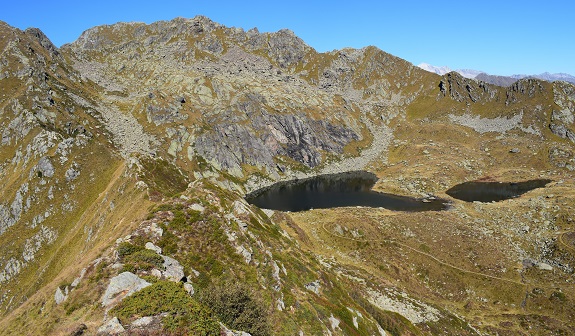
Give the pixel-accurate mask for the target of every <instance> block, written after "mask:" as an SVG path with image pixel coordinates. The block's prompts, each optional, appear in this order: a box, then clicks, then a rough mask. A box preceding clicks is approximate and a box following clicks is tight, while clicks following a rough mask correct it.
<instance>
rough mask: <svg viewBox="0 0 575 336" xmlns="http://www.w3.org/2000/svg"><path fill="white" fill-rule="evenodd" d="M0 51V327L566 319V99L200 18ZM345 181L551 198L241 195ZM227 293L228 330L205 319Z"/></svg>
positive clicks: (570, 94) (458, 324)
mask: <svg viewBox="0 0 575 336" xmlns="http://www.w3.org/2000/svg"><path fill="white" fill-rule="evenodd" d="M0 50H1V53H0V90H1V97H0V132H2V136H1V142H0V194H1V196H2V197H1V198H0V246H2V249H1V253H0V288H1V289H2V290H1V291H0V292H1V293H2V296H1V297H0V309H1V311H0V316H2V321H1V323H0V325H1V326H3V327H5V328H1V331H0V334H3V333H7V334H10V333H12V334H22V333H27V334H71V333H72V334H75V335H80V334H82V333H84V332H86V333H97V332H98V330H99V331H100V332H101V333H103V334H106V333H113V332H133V333H135V332H140V331H141V329H142V328H148V329H149V330H153V331H154V332H158V333H161V332H164V333H167V332H173V333H178V332H184V333H185V332H187V333H196V332H200V331H199V329H193V328H200V327H198V326H201V328H205V330H204V331H205V332H206V333H207V334H209V332H213V333H215V334H219V332H220V327H219V324H218V322H223V323H224V324H226V326H227V327H229V328H236V329H241V330H245V331H250V332H252V333H253V334H254V335H255V334H297V333H300V332H302V333H304V334H321V333H330V334H331V333H334V334H369V335H371V334H377V333H379V334H386V332H387V333H392V334H438V333H451V334H470V335H471V334H477V333H478V330H477V329H476V328H480V329H481V330H480V331H481V332H483V333H504V332H515V331H525V330H537V331H538V332H545V331H548V330H552V329H553V328H555V329H553V330H559V331H561V332H565V333H569V332H571V331H573V330H574V326H573V325H571V324H569V323H564V325H560V323H559V321H567V317H568V316H572V314H573V313H574V311H575V305H574V304H573V302H574V300H575V299H573V298H574V296H573V294H574V293H573V290H572V289H570V288H568V287H566V286H564V284H565V283H568V281H571V280H572V274H573V262H574V261H573V260H574V259H573V244H572V237H571V230H572V228H571V227H570V225H571V224H572V220H571V219H570V217H571V215H572V214H571V213H570V211H571V210H570V209H572V208H573V206H574V205H575V195H573V192H572V190H573V188H571V187H572V186H573V185H575V182H574V181H573V177H572V171H573V170H574V169H575V150H574V147H573V146H574V143H575V118H574V115H575V95H574V92H575V87H574V86H573V85H572V84H569V83H566V82H554V83H547V82H544V81H540V80H535V79H522V80H520V81H517V82H516V83H514V84H513V85H511V86H509V87H507V88H501V87H497V86H494V85H491V84H487V83H484V82H481V81H476V80H470V79H466V78H463V77H461V76H459V75H458V74H456V73H449V74H446V75H444V76H437V75H435V74H430V73H428V72H426V71H423V70H421V69H418V68H416V67H413V66H412V65H411V64H409V63H408V62H406V61H404V60H402V59H399V58H397V57H394V56H392V55H389V54H387V53H385V52H383V51H381V50H379V49H377V48H375V47H366V48H363V49H359V50H356V49H343V50H339V51H333V52H329V53H318V52H316V51H315V50H314V49H313V48H311V47H309V46H308V45H306V44H305V43H304V42H303V41H302V40H301V39H300V38H298V37H297V36H295V35H294V34H293V33H292V32H291V31H289V30H280V31H278V32H275V33H260V32H259V31H258V30H257V29H255V28H254V29H251V30H249V31H247V32H246V31H244V30H242V29H237V28H228V27H225V26H222V25H220V24H218V23H215V22H213V21H211V20H209V19H208V18H206V17H196V18H193V19H183V18H178V19H174V20H171V21H163V22H156V23H153V24H150V25H146V24H142V23H119V24H115V25H110V26H100V27H95V28H92V29H90V30H88V31H86V32H84V33H83V34H82V35H81V36H80V37H79V38H78V40H77V41H75V42H73V43H71V44H68V45H65V46H63V47H62V48H56V47H55V46H54V45H53V44H52V43H51V42H50V41H49V39H48V38H47V37H46V36H45V35H44V34H43V33H42V32H41V31H39V30H38V29H28V30H26V31H20V30H18V29H15V28H12V27H10V26H9V25H7V24H5V23H0ZM356 169H366V170H369V171H372V172H374V173H375V174H377V176H378V177H380V179H381V182H380V183H377V184H376V187H375V188H376V189H377V190H383V191H387V192H395V193H399V194H407V195H412V196H417V197H420V196H425V197H430V196H432V195H439V196H444V197H447V196H446V195H444V194H443V193H444V191H445V190H447V188H448V187H449V186H451V185H453V184H455V183H459V182H461V181H462V180H471V179H479V178H484V179H491V178H495V179H497V178H499V179H508V180H515V179H518V178H523V179H529V178H537V177H546V178H551V179H553V180H556V181H559V180H560V181H562V182H561V183H557V184H556V185H553V187H552V188H553V189H552V190H553V194H555V195H559V196H557V197H555V196H550V197H545V196H544V194H542V193H540V194H535V196H533V197H531V198H524V199H518V200H514V201H513V202H515V203H511V201H510V202H509V203H505V204H504V205H495V204H494V205H491V204H465V203H461V202H460V203H457V201H455V203H454V206H453V209H451V210H450V211H445V212H438V213H432V214H425V215H422V214H407V213H394V212H391V211H385V210H382V209H338V210H322V211H317V210H315V211H309V212H306V213H302V214H289V213H281V212H273V211H265V212H264V211H262V210H261V209H258V208H256V207H255V206H251V205H249V204H247V203H246V202H245V200H244V199H243V198H242V196H243V195H244V194H245V193H246V192H247V191H250V190H253V189H254V188H256V187H258V186H262V185H267V184H270V183H273V182H274V181H277V180H281V179H291V178H300V177H306V176H311V175H315V174H319V173H333V172H341V171H349V170H356ZM420 223H427V224H426V225H420ZM438 232H441V234H438ZM479 236H480V237H481V239H479V238H477V237H479ZM478 239H479V240H478ZM503 240H504V241H505V243H502V241H503ZM454 255H461V256H462V257H461V258H459V259H458V258H454ZM456 259H457V260H456ZM517 264H520V265H522V266H521V267H519V268H517ZM536 265H539V266H541V267H540V268H537V267H535V266H536ZM547 267H551V268H552V269H553V270H554V271H553V272H552V273H551V272H547V271H548V269H547ZM508 270H514V271H513V272H512V271H508ZM546 272H547V273H546ZM485 278H489V279H491V280H493V281H496V282H497V281H500V282H502V283H503V284H505V286H503V287H504V288H503V289H501V290H499V289H500V288H499V286H490V287H489V288H487V287H485V286H484V285H483V282H482V281H483V280H484V279H485ZM480 280H481V281H480ZM236 282H239V283H243V286H239V285H238V286H236V284H235V283H236ZM179 283H181V284H179ZM545 283H553V284H554V286H555V287H553V286H547V285H545ZM439 284H442V285H439ZM506 286H510V287H506ZM524 286H527V294H526V292H525V288H524ZM531 287H533V288H531ZM126 293H140V294H137V295H136V294H134V297H133V298H132V299H126V298H125V296H126V297H127V294H126ZM230 293H231V294H230ZM224 294H225V295H224ZM228 294H229V295H231V297H232V298H231V299H230V296H229V295H228ZM146 295H147V296H146ZM226 295H228V296H226ZM166 297H169V300H168V301H170V302H177V304H179V305H178V306H175V303H174V304H172V305H171V304H167V303H165V302H161V298H166ZM238 298H241V299H242V302H243V304H246V305H247V307H248V308H245V307H244V308H245V309H244V308H242V309H243V310H242V311H240V312H239V313H238V314H240V315H241V314H242V313H243V314H244V315H241V316H242V318H243V319H246V320H249V323H244V324H242V323H240V322H241V319H242V318H238V319H237V320H235V319H230V318H229V316H231V313H230V309H232V308H230V305H231V303H233V302H231V301H229V300H232V299H234V300H235V299H238ZM152 299H153V300H152ZM156 299H157V300H160V301H154V300H156ZM138 300H140V301H138ZM226 300H228V301H226ZM232 301H233V300H232ZM448 301H449V302H448ZM94 302H96V303H95V304H94ZM142 302H146V303H150V302H154V304H151V303H150V304H147V305H144V304H142ZM489 302H499V303H497V304H495V303H494V304H493V305H491V304H490V303H489ZM557 302H560V303H561V307H562V308H561V311H558V310H556V309H555V308H556V304H557ZM216 303H218V304H216ZM154 305H157V306H154ZM166 305H167V306H166ZM180 305H181V306H180ZM144 306H146V307H148V308H149V307H151V306H154V307H156V308H154V309H155V310H154V309H152V308H149V309H151V310H146V309H148V308H146V309H144ZM39 307H40V308H39ZM207 307H209V308H211V309H212V310H213V311H211V312H210V311H209V309H207ZM222 307H223V308H222ZM226 307H227V308H226ZM517 307H521V309H522V310H521V311H520V310H519V308H517ZM533 307H539V310H537V309H536V308H533ZM541 307H542V308H541ZM183 311H185V312H187V313H185V314H184V313H182V312H183ZM486 311H488V312H489V314H487V313H485V312H486ZM250 314H251V315H250ZM188 315H193V316H199V317H198V320H193V321H191V320H187V319H186V318H185V317H183V316H188ZM114 317H117V318H116V319H114ZM139 317H146V319H145V320H142V321H140V320H139V319H137V318H139ZM200 317H201V318H200ZM543 318H545V319H547V320H546V322H541V319H543ZM479 320H480V321H482V322H481V323H477V321H479ZM55 321H56V322H55ZM238 321H240V322H238ZM258 321H259V322H258ZM532 328H534V329H532ZM114 330H115V331H114ZM122 330H123V331H122ZM206 330H208V331H209V332H208V331H206ZM228 331H229V330H228ZM230 332H231V331H230Z"/></svg>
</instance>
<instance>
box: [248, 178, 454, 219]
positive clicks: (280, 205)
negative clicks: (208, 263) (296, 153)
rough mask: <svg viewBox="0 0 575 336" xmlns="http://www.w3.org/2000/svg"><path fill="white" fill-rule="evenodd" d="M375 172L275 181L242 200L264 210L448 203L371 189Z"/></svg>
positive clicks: (413, 207) (414, 207) (421, 207)
mask: <svg viewBox="0 0 575 336" xmlns="http://www.w3.org/2000/svg"><path fill="white" fill-rule="evenodd" d="M376 181H377V177H376V176H375V174H372V173H369V172H365V171H353V172H346V173H339V174H328V175H319V176H315V177H311V178H306V179H299V180H291V181H285V182H278V183H276V184H274V185H272V186H269V187H266V188H262V189H259V190H256V191H254V192H252V193H250V194H248V195H246V201H247V202H248V203H250V204H253V205H256V206H258V207H260V208H264V209H272V210H280V211H293V212H296V211H305V210H310V209H327V208H338V207H356V206H362V207H372V208H386V209H389V210H394V211H412V212H414V211H441V210H447V209H448V208H449V202H448V201H446V200H442V199H437V198H428V199H424V198H413V197H408V196H399V195H394V194H388V193H380V192H376V191H373V190H371V188H372V187H373V186H374V185H375V182H376Z"/></svg>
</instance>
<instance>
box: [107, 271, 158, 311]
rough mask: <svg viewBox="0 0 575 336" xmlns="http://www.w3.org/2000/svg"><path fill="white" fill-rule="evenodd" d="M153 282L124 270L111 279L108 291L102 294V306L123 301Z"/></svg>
mask: <svg viewBox="0 0 575 336" xmlns="http://www.w3.org/2000/svg"><path fill="white" fill-rule="evenodd" d="M150 285H151V283H149V282H147V281H145V280H143V279H141V278H140V277H139V276H137V275H135V274H134V273H131V272H124V273H121V274H118V275H117V276H115V277H113V278H112V279H110V284H109V285H108V288H106V292H105V293H104V295H102V306H104V307H108V306H110V305H115V304H116V303H118V302H120V301H122V300H123V299H124V298H125V297H126V296H128V295H131V294H133V293H135V292H137V291H139V290H141V289H143V288H146V287H148V286H150Z"/></svg>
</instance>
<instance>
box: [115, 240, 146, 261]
mask: <svg viewBox="0 0 575 336" xmlns="http://www.w3.org/2000/svg"><path fill="white" fill-rule="evenodd" d="M143 249H144V248H143V247H142V246H137V245H134V244H132V243H128V242H123V243H121V244H120V245H118V248H117V249H116V251H117V252H118V256H119V257H120V258H123V257H125V256H127V255H130V254H132V253H134V252H136V251H140V250H143Z"/></svg>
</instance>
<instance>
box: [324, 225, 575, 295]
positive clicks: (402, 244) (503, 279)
mask: <svg viewBox="0 0 575 336" xmlns="http://www.w3.org/2000/svg"><path fill="white" fill-rule="evenodd" d="M321 228H322V229H323V231H325V232H326V233H327V234H328V235H331V236H334V237H338V238H341V239H348V240H353V241H357V242H363V243H366V242H383V243H388V244H395V245H399V246H401V247H404V248H407V249H409V250H411V251H413V252H415V253H418V254H420V255H424V256H426V257H428V258H430V259H432V260H434V261H435V262H437V263H439V264H441V265H444V266H447V267H449V268H452V269H455V270H457V271H460V272H463V273H467V274H473V275H477V276H481V277H484V278H489V279H494V280H497V281H503V282H507V283H512V284H515V285H519V286H523V287H527V288H529V287H530V286H533V285H534V284H528V283H523V282H521V281H517V280H513V279H508V278H501V277H497V276H494V275H490V274H486V273H481V272H475V271H471V270H467V269H464V268H461V267H459V266H455V265H453V264H450V263H448V262H445V261H443V260H441V259H439V258H437V257H436V256H434V255H432V254H430V253H427V252H423V251H420V250H418V249H416V248H414V247H411V246H409V245H407V244H404V243H401V242H398V241H396V240H392V239H357V238H351V237H345V236H341V235H338V234H336V233H334V232H331V231H329V230H328V229H327V228H326V227H325V224H322V226H321ZM565 233H567V232H563V233H562V234H561V235H560V236H559V239H558V240H559V241H560V242H561V244H564V245H565V246H566V247H567V248H569V249H571V250H572V251H574V252H575V249H574V248H571V247H569V246H567V245H566V244H565V243H563V241H562V235H563V234H565ZM557 286H559V285H554V286H542V285H538V286H537V287H539V288H547V289H555V288H556V287H557Z"/></svg>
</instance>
